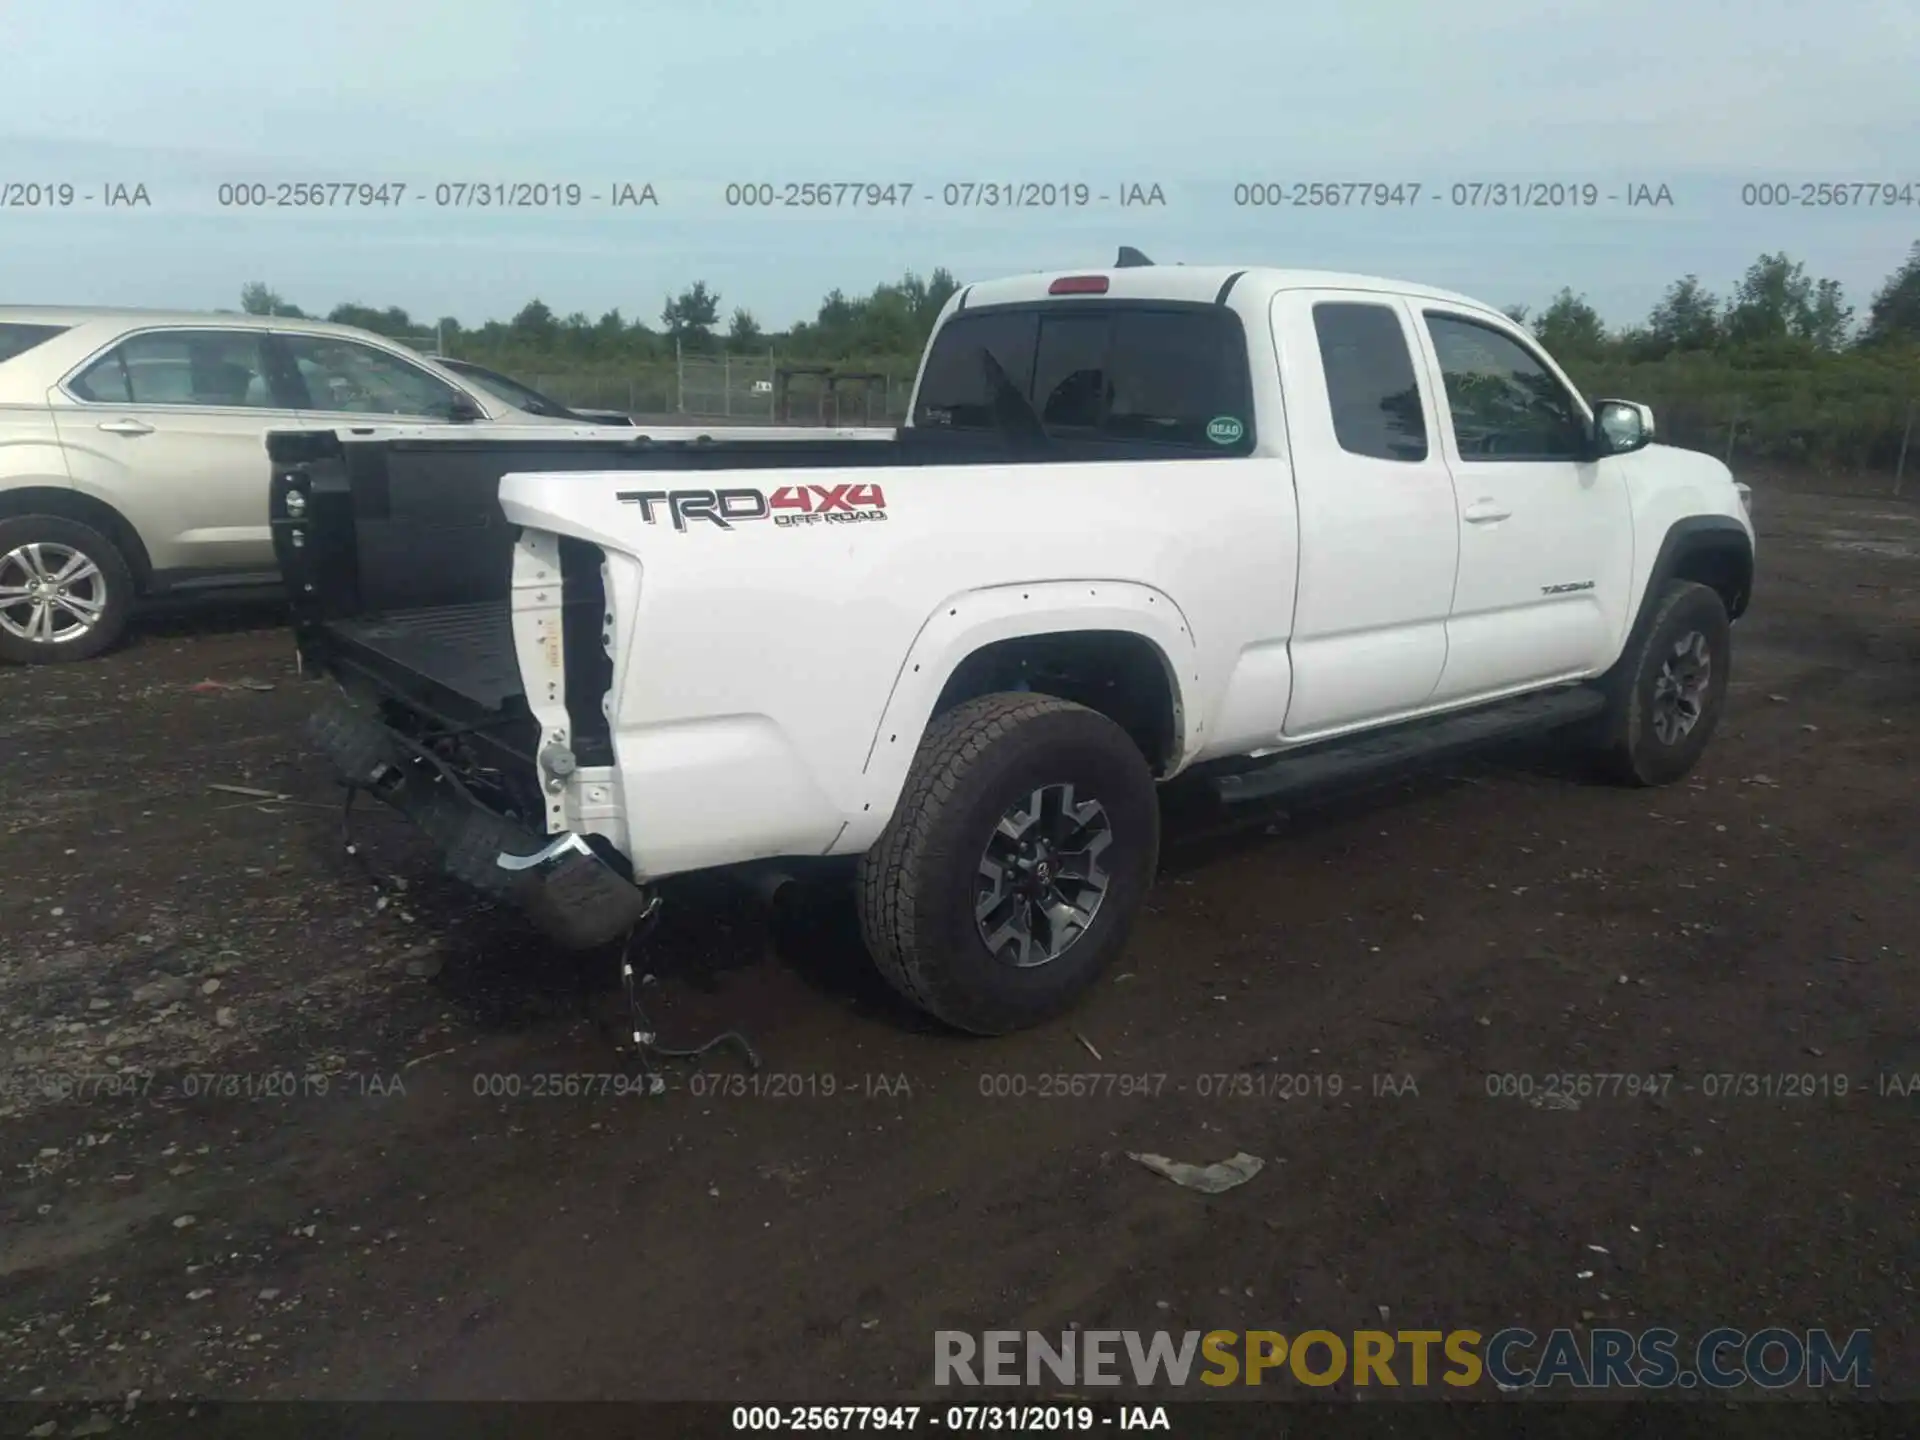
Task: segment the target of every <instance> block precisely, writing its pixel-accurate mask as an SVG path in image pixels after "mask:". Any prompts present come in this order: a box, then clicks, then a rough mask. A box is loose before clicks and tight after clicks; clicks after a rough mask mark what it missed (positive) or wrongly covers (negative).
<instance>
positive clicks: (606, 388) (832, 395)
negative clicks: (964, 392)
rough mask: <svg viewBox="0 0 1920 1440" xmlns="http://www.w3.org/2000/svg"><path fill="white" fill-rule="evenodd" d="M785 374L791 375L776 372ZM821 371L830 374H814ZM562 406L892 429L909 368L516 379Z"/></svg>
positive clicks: (801, 367) (765, 360) (712, 368)
mask: <svg viewBox="0 0 1920 1440" xmlns="http://www.w3.org/2000/svg"><path fill="white" fill-rule="evenodd" d="M789 368H790V370H791V372H792V373H783V372H785V371H787V370H788V369H789ZM821 370H827V371H830V372H832V373H831V374H821V373H818V372H819V371H821ZM517 378H520V379H523V380H524V381H525V382H526V383H527V384H529V385H531V386H532V387H533V388H534V389H536V390H538V391H540V392H541V393H542V394H544V395H550V396H552V397H553V398H554V399H555V400H558V401H559V402H560V403H561V404H563V405H571V406H575V407H579V408H583V409H594V410H623V411H625V412H626V413H627V414H629V415H634V416H637V417H639V418H642V419H646V420H669V419H673V418H675V417H679V416H685V417H686V418H687V419H689V420H703V421H707V420H719V421H727V422H731V423H733V424H736V425H769V424H782V425H897V424H899V423H900V422H901V421H902V420H904V419H905V418H906V413H907V399H908V396H909V395H910V394H911V393H912V390H913V378H912V372H911V371H910V370H908V371H905V372H904V373H902V372H901V371H894V370H891V369H879V370H874V371H857V370H852V369H842V368H841V367H837V366H824V365H809V364H807V363H806V362H800V361H796V362H792V364H791V367H789V366H788V362H785V361H782V360H781V359H780V358H779V357H778V356H774V355H764V356H725V357H721V358H718V359H710V358H705V357H702V358H698V359H696V358H692V357H689V358H687V359H684V360H680V361H677V362H675V361H668V362H665V363H662V364H659V365H650V366H626V367H622V368H621V369H619V370H617V371H607V372H600V373H595V372H582V371H543V372H537V373H529V374H525V375H522V376H520V377H517Z"/></svg>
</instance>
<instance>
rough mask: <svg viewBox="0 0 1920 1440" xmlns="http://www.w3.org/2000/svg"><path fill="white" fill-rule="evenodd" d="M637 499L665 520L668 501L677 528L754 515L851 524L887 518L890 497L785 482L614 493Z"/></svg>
mask: <svg viewBox="0 0 1920 1440" xmlns="http://www.w3.org/2000/svg"><path fill="white" fill-rule="evenodd" d="M615 498H616V499H618V500H620V501H621V502H623V503H624V504H628V505H638V506H639V507H640V518H641V519H642V520H644V521H646V522H647V523H648V524H649V525H657V524H659V523H660V514H659V509H658V508H657V507H664V508H665V510H666V513H667V518H668V519H669V520H671V521H672V523H673V528H674V529H676V530H681V531H684V530H686V529H687V528H688V522H689V521H692V520H705V521H708V522H710V523H711V524H714V525H717V526H719V527H720V528H721V529H722V530H731V529H733V527H734V526H736V525H742V524H745V523H747V522H748V521H752V520H772V521H773V523H774V524H776V525H789V526H790V525H846V524H857V523H859V522H861V521H864V520H884V519H886V518H887V499H886V496H884V495H883V494H881V493H880V487H879V486H878V485H853V484H844V485H782V486H781V487H780V488H779V489H778V490H776V491H774V492H773V494H771V495H767V494H764V493H762V492H761V491H759V490H622V491H620V492H619V494H618V495H617V496H616V497H615Z"/></svg>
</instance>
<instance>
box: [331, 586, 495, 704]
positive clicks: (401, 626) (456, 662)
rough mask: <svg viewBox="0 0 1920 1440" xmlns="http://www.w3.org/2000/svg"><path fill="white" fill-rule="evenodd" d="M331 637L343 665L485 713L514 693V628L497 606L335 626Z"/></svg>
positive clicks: (442, 608) (426, 609)
mask: <svg viewBox="0 0 1920 1440" xmlns="http://www.w3.org/2000/svg"><path fill="white" fill-rule="evenodd" d="M332 630H333V636H334V639H335V641H336V643H337V644H338V646H339V648H340V651H341V652H342V658H343V659H347V660H350V661H353V662H357V664H358V665H359V666H360V667H361V668H363V669H365V670H367V671H369V672H374V673H383V674H386V675H388V676H389V677H390V678H398V677H400V676H409V675H410V676H416V677H425V678H427V679H430V680H432V681H433V682H434V683H435V684H436V685H439V686H441V687H442V688H444V689H447V690H449V691H452V692H453V693H454V694H455V695H457V696H459V697H460V698H461V699H463V700H466V701H469V702H471V703H472V704H474V705H477V706H479V707H481V708H482V709H485V710H500V709H504V708H505V707H506V705H507V704H508V702H510V701H512V700H513V699H515V698H516V697H518V696H519V695H520V694H521V684H520V667H519V665H518V663H517V662H516V661H515V658H514V650H513V627H512V624H511V620H510V616H509V614H508V612H507V610H506V608H505V607H503V606H502V605H501V604H500V603H499V602H498V601H496V600H470V601H467V602H465V603H463V604H458V605H423V606H419V607H417V608H415V609H410V610H396V611H394V612H392V613H391V614H386V615H374V616H362V617H356V618H350V619H344V620H337V621H334V622H332Z"/></svg>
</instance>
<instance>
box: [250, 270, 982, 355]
mask: <svg viewBox="0 0 1920 1440" xmlns="http://www.w3.org/2000/svg"><path fill="white" fill-rule="evenodd" d="M959 288H960V287H959V284H958V283H957V282H956V281H955V280H954V278H953V276H952V274H951V273H949V272H948V271H946V270H944V269H940V270H935V271H934V272H933V273H932V274H931V275H929V276H925V277H923V276H920V275H918V274H915V273H913V272H909V273H907V274H906V275H904V276H902V277H901V278H900V279H899V280H897V281H893V282H891V283H888V284H883V285H877V286H875V287H874V289H873V292H872V293H871V294H869V295H864V296H849V295H847V294H846V293H845V292H843V291H841V290H835V291H833V292H832V293H831V294H830V295H828V296H827V298H826V299H825V300H823V301H822V302H821V303H820V308H819V312H818V314H817V315H816V316H815V318H814V319H812V320H804V321H801V322H800V323H799V324H797V325H794V326H792V327H791V328H789V329H787V330H784V331H778V332H769V331H767V330H765V329H763V328H762V327H761V324H760V322H759V321H758V320H757V319H755V318H754V315H753V312H752V311H750V310H746V309H742V308H736V309H735V310H734V311H733V312H732V314H731V315H730V316H729V317H728V319H727V321H726V323H725V324H724V325H722V323H721V320H720V313H721V309H722V306H721V302H720V296H719V294H718V293H717V292H716V291H714V290H713V289H711V288H710V287H709V286H708V285H707V283H706V282H705V281H704V280H697V281H695V282H694V283H693V284H692V285H689V286H688V287H687V288H686V289H684V290H682V291H681V292H680V293H679V294H678V295H670V296H668V297H667V300H666V303H665V305H663V306H662V307H661V311H660V321H659V324H658V325H657V326H656V325H650V324H648V323H647V322H646V321H645V320H643V319H640V318H639V317H635V316H627V315H625V314H623V313H621V311H619V310H617V309H614V310H608V311H607V312H606V313H604V314H603V315H601V316H600V317H599V318H598V319H597V320H596V319H594V318H593V317H592V316H590V315H588V314H586V313H585V312H584V311H575V312H574V313H573V314H570V315H564V316H563V315H556V314H555V313H554V312H553V310H552V309H551V308H550V307H548V305H547V304H546V303H545V302H544V301H541V300H537V299H536V300H531V301H529V302H528V303H527V304H526V305H524V306H523V307H521V309H520V312H519V313H518V314H516V315H515V316H514V317H513V318H512V319H511V320H504V321H503V320H489V321H486V322H485V323H484V324H481V325H475V326H468V325H465V324H462V323H461V321H460V320H458V319H457V318H455V317H453V316H442V317H441V318H440V319H438V320H427V319H424V318H423V317H421V316H417V315H411V314H409V313H408V312H407V311H406V310H403V309H401V308H400V307H399V306H397V305H396V306H388V307H387V308H386V309H379V308H376V307H374V306H371V305H364V304H360V303H358V302H347V303H344V304H340V305H336V306H334V307H333V309H331V310H329V311H327V312H326V313H325V314H324V316H323V315H319V314H315V315H313V316H312V317H311V318H314V319H326V320H330V321H333V322H334V323H336V324H341V325H356V326H359V327H360V328H361V329H363V330H371V331H373V332H375V333H376V334H380V335H386V336H389V337H390V338H393V339H399V340H405V341H407V342H409V343H414V344H417V343H419V341H420V340H421V338H422V337H423V336H426V335H434V336H436V337H437V338H438V340H439V342H440V343H441V344H442V345H444V347H445V349H446V351H447V353H448V354H450V355H458V356H461V357H462V358H465V359H472V360H476V361H481V362H483V363H487V364H495V365H499V366H500V367H501V368H508V367H510V366H512V365H515V364H518V365H519V366H521V367H522V368H531V369H535V370H565V369H574V368H582V367H585V368H595V369H597V368H601V367H606V366H614V365H643V366H644V365H655V364H659V363H662V362H665V361H671V360H673V359H675V358H676V357H677V356H679V355H682V354H685V355H693V356H714V357H718V356H721V355H729V354H730V355H758V356H763V357H764V356H765V355H766V353H767V352H768V351H769V350H774V351H777V352H778V353H779V354H780V355H781V356H783V357H788V358H793V359H798V360H807V361H814V362H818V363H832V362H835V361H846V360H852V359H856V358H859V359H871V358H876V357H879V358H887V359H893V360H896V361H898V362H899V363H902V364H905V365H908V366H911V365H912V363H914V362H915V361H917V360H918V358H919V354H920V350H921V348H922V347H923V346H924V345H925V344H926V340H927V336H928V335H929V334H930V333H931V332H932V330H933V322H934V321H935V320H936V319H937V318H938V317H939V314H940V309H941V307H942V306H943V305H945V304H946V303H947V301H948V299H949V298H951V297H952V295H953V293H954V292H955V291H956V290H958V289H959ZM240 306H241V309H243V310H244V311H246V313H248V314H249V315H287V316H292V317H296V318H307V312H305V311H303V310H301V309H300V307H299V306H297V305H294V304H291V303H290V302H288V301H287V300H286V299H284V298H283V297H282V296H281V295H279V294H278V293H277V292H275V291H274V290H272V289H270V288H269V287H268V286H266V285H265V284H262V283H259V282H255V283H253V284H250V285H247V286H246V287H244V288H243V289H242V291H241V293H240Z"/></svg>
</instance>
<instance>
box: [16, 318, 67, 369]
mask: <svg viewBox="0 0 1920 1440" xmlns="http://www.w3.org/2000/svg"><path fill="white" fill-rule="evenodd" d="M68 329H69V327H68V326H65V325H15V324H0V365H4V364H6V363H7V361H9V360H11V359H13V357H14V356H16V355H24V354H26V353H27V351H29V350H31V349H33V347H34V346H36V345H44V344H46V342H47V341H49V340H51V339H53V337H54V336H56V335H64V334H66V333H67V330H68Z"/></svg>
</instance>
